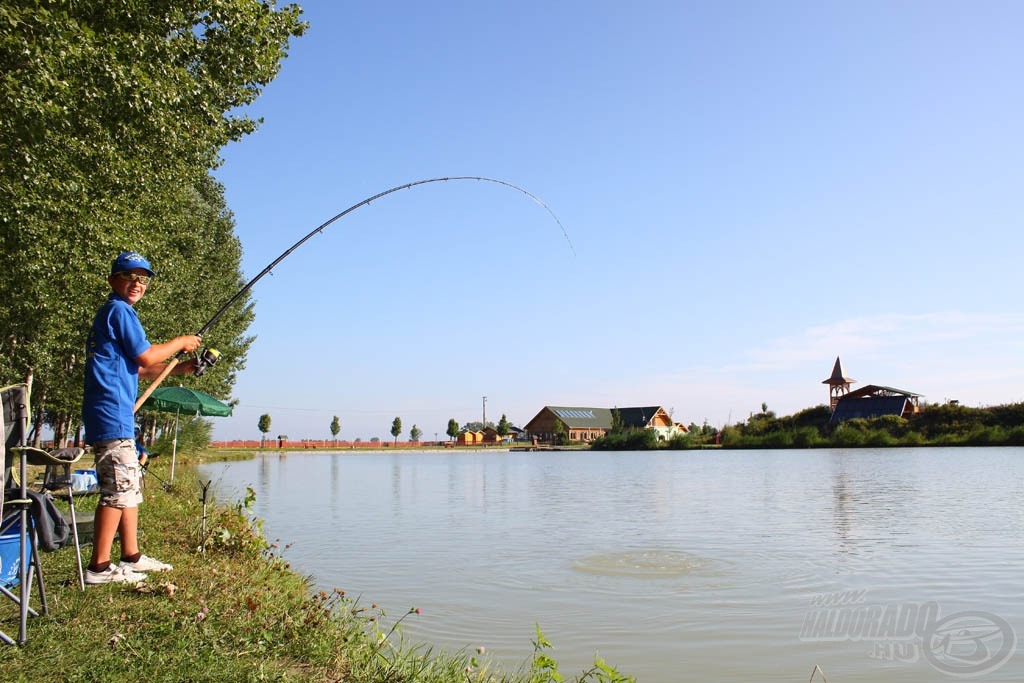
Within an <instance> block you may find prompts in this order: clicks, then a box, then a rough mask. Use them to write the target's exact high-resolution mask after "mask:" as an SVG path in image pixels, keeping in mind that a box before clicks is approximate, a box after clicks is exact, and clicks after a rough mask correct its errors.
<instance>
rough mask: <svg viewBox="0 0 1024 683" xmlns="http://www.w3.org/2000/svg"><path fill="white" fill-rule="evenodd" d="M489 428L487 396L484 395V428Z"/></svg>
mask: <svg viewBox="0 0 1024 683" xmlns="http://www.w3.org/2000/svg"><path fill="white" fill-rule="evenodd" d="M486 428H487V397H486V396H484V426H483V427H482V429H486Z"/></svg>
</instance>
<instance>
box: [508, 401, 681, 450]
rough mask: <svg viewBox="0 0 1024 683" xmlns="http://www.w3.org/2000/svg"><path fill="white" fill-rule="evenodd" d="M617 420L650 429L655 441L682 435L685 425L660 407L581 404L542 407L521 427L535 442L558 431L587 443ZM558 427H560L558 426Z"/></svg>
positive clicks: (553, 435) (637, 427) (623, 425)
mask: <svg viewBox="0 0 1024 683" xmlns="http://www.w3.org/2000/svg"><path fill="white" fill-rule="evenodd" d="M616 415H617V416H618V417H617V419H618V420H619V423H620V425H621V426H622V427H624V428H627V429H628V428H633V429H651V430H653V431H655V432H657V434H658V440H659V441H668V440H669V439H671V438H672V437H673V436H676V435H678V434H685V433H686V427H684V426H683V425H681V424H676V423H675V422H674V421H673V420H672V416H671V415H669V414H668V412H666V411H665V409H664V408H662V407H660V406H643V407H636V408H634V407H630V408H594V407H585V406H544V407H543V408H542V409H541V411H540V412H539V413H537V414H536V415H535V416H534V418H533V419H532V420H530V421H529V422H527V423H526V425H525V426H524V427H523V430H524V431H525V432H526V433H527V434H528V435H529V437H530V438H534V439H537V440H538V441H554V440H555V438H556V435H557V434H558V433H559V431H561V432H562V433H564V434H565V435H566V436H568V438H569V441H570V442H578V443H579V442H582V443H587V442H590V441H593V440H594V439H598V438H600V437H602V436H604V435H605V434H607V433H608V432H609V431H611V429H612V426H613V424H614V421H615V419H616ZM559 426H560V427H559Z"/></svg>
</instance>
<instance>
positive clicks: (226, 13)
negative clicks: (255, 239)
mask: <svg viewBox="0 0 1024 683" xmlns="http://www.w3.org/2000/svg"><path fill="white" fill-rule="evenodd" d="M300 12H301V11H300V9H299V8H298V7H297V6H294V5H289V6H287V7H283V8H280V9H276V8H275V7H274V5H273V3H265V2H260V1H259V0H185V1H184V2H183V1H180V0H173V1H172V0H149V1H147V2H138V1H137V0H75V1H72V0H49V1H46V0H7V1H6V2H4V3H3V4H2V5H0V26H2V27H3V29H2V31H0V111H3V116H0V159H2V160H3V164H2V165H0V246H2V248H3V250H4V253H5V254H8V255H9V259H8V263H7V267H5V268H3V269H0V294H2V295H3V301H4V306H2V307H0V330H2V332H0V335H2V336H0V381H3V382H4V383H9V382H15V381H31V382H32V384H33V403H34V405H35V406H36V407H37V408H38V409H39V410H40V413H39V415H40V416H43V415H45V416H46V419H47V420H48V421H49V422H50V423H51V425H53V426H54V428H55V432H58V433H59V432H60V431H63V430H71V429H72V427H73V426H74V423H75V422H76V420H77V415H78V414H79V413H80V404H81V376H82V368H83V364H84V359H83V350H84V347H85V338H86V335H87V333H88V328H89V324H90V322H91V320H92V317H93V315H94V314H95V311H96V309H97V308H98V306H99V305H100V303H102V301H103V299H104V298H105V296H106V294H107V292H108V287H107V284H106V275H107V273H108V272H109V267H110V262H111V261H112V260H113V258H114V257H115V256H116V255H117V253H118V252H120V251H123V250H126V249H135V250H138V251H141V252H143V253H144V254H146V256H147V257H148V258H149V259H150V260H151V262H152V263H153V264H154V266H155V268H156V269H157V271H158V273H159V277H158V278H157V279H156V280H154V283H153V285H151V287H150V289H149V291H148V292H147V294H146V297H145V298H144V299H143V300H142V302H140V304H139V306H138V310H139V315H140V318H141V320H142V321H143V325H144V326H145V327H146V330H147V334H148V336H149V337H150V338H151V339H152V340H154V341H163V340H165V339H167V338H169V337H172V336H176V335H180V334H185V333H190V332H195V331H196V330H198V329H199V328H200V327H201V325H202V324H203V323H204V322H206V320H208V319H209V318H210V317H211V316H212V314H213V312H214V311H215V310H216V309H217V308H218V307H219V305H220V304H221V303H223V301H224V300H226V299H227V298H228V296H229V295H230V294H232V293H234V292H235V291H237V290H238V289H240V287H241V284H242V282H243V279H242V274H241V270H240V262H241V245H240V244H239V242H238V240H237V238H236V237H235V236H234V234H233V229H234V223H233V219H232V217H231V214H230V212H229V211H228V210H227V207H226V205H225V200H224V196H223V188H221V187H220V185H219V184H218V183H216V182H215V181H214V180H213V179H212V178H211V177H210V176H209V172H210V170H211V169H213V168H215V167H216V166H217V165H218V164H219V162H220V160H219V154H220V150H221V149H222V148H223V147H224V146H225V145H226V144H227V143H229V142H231V141H236V140H240V139H241V138H242V137H243V136H244V135H246V134H247V133H250V132H252V131H253V130H255V128H256V126H257V124H258V121H256V120H253V119H250V118H249V117H247V116H246V115H245V114H244V113H242V112H243V111H244V107H245V105H247V104H250V103H252V102H253V101H254V100H255V99H256V98H257V97H258V96H259V94H260V92H261V91H262V88H263V86H265V85H266V84H267V83H269V82H270V81H271V80H272V79H273V78H274V76H275V75H276V74H277V71H278V68H279V65H280V63H281V61H282V59H283V58H284V57H285V56H286V49H287V46H288V42H289V40H290V38H292V37H294V36H299V35H301V34H302V32H303V31H304V29H305V25H304V24H303V23H302V22H301V21H300V18H299V17H300ZM251 320H252V309H251V303H250V301H249V299H248V298H246V299H244V300H242V301H241V302H240V304H239V305H238V306H237V307H235V308H234V309H233V310H232V311H229V312H228V313H226V314H225V315H224V317H223V318H221V320H220V322H219V323H218V325H217V327H216V328H215V330H213V331H212V333H211V334H210V335H208V342H209V343H211V344H213V345H215V346H216V347H217V348H218V350H220V351H221V352H222V354H223V355H222V362H221V363H219V364H218V365H217V366H215V367H214V368H213V369H212V370H211V371H210V372H208V373H207V374H206V375H205V376H204V377H203V378H202V380H198V381H197V384H198V385H199V386H200V387H201V388H202V389H203V390H204V391H208V392H209V393H211V394H214V395H216V396H219V397H225V396H226V395H227V394H228V393H229V392H230V390H231V387H232V386H233V384H234V379H235V374H236V373H237V372H238V371H239V370H241V369H242V368H243V367H244V359H245V354H246V351H247V349H248V346H249V344H250V343H251V341H252V340H251V338H249V337H246V336H245V330H246V329H247V328H248V325H249V324H250V322H251Z"/></svg>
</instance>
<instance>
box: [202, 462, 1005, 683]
mask: <svg viewBox="0 0 1024 683" xmlns="http://www.w3.org/2000/svg"><path fill="white" fill-rule="evenodd" d="M202 469H203V471H202V476H203V477H204V479H205V478H209V479H213V480H214V488H215V489H216V490H217V491H218V492H219V493H218V497H219V499H220V500H221V501H224V500H225V499H236V498H238V497H239V496H240V492H244V490H245V487H246V486H251V487H252V488H253V489H254V490H255V492H256V503H255V512H256V514H257V515H258V516H259V517H261V518H262V519H264V520H265V527H264V528H265V533H266V536H267V537H268V538H269V539H271V540H274V539H276V538H280V539H281V543H282V546H283V544H290V545H289V546H288V548H287V549H286V550H284V551H283V554H284V555H285V557H286V558H287V559H289V561H291V562H292V564H293V566H294V567H295V568H296V569H297V570H298V571H300V572H302V573H305V574H310V575H311V576H312V577H313V579H314V581H315V583H316V585H317V586H318V587H319V588H323V589H327V590H330V589H333V588H341V589H344V590H345V591H346V592H347V593H348V594H349V595H360V596H362V597H361V601H362V603H363V604H365V605H367V606H368V605H369V604H370V603H371V602H374V603H377V604H379V605H381V606H382V607H384V608H385V609H386V610H387V612H388V619H389V620H392V619H393V618H397V617H399V616H401V615H402V614H403V613H405V612H406V611H407V610H408V609H409V608H410V607H413V606H415V607H419V608H421V609H422V610H423V613H422V614H421V615H419V616H414V617H410V618H409V619H407V620H406V621H405V622H403V625H404V626H405V632H406V634H407V638H409V639H412V640H414V641H424V642H428V643H430V644H432V645H434V646H435V647H437V648H442V647H443V648H445V649H448V650H460V649H466V650H467V651H475V650H476V648H477V647H478V646H484V647H485V648H486V649H487V653H488V655H489V656H491V657H493V658H494V659H495V660H496V661H498V662H500V663H501V665H502V666H503V668H505V669H506V670H514V669H515V668H517V667H518V666H519V665H521V664H524V663H525V662H527V661H528V659H529V656H530V653H531V651H532V646H531V640H532V639H533V637H534V634H535V625H537V624H539V625H540V628H541V629H542V630H543V632H544V634H545V635H546V636H547V637H548V639H549V640H551V642H552V643H553V645H554V650H553V652H552V654H553V656H554V657H555V658H556V659H557V660H558V661H559V664H560V666H561V670H562V672H563V674H568V676H567V678H568V679H569V680H571V679H572V678H573V676H574V675H576V674H579V673H580V672H582V671H583V670H584V669H585V668H586V667H588V666H589V664H591V663H592V661H593V657H594V655H595V654H600V656H601V657H603V658H604V659H605V660H606V661H607V662H608V663H610V664H612V665H614V666H616V667H618V668H619V669H620V670H621V671H623V672H625V673H629V674H633V675H635V676H636V677H637V679H638V681H640V683H676V682H678V681H715V682H716V683H724V682H727V681H737V682H739V681H744V682H750V681H807V680H808V679H809V677H810V676H811V673H812V670H813V669H814V667H815V665H818V666H820V667H821V669H822V671H823V672H824V673H825V675H826V676H827V678H828V680H829V681H830V682H831V683H850V682H852V681H873V682H874V681H881V680H884V681H887V682H896V681H900V682H902V681H913V682H924V681H928V682H933V681H942V680H949V681H953V680H964V679H967V680H984V681H1022V680H1024V655H1022V654H1021V653H1020V652H1018V650H1020V649H1021V648H1020V646H1019V645H1018V643H1019V642H1020V641H1024V588H1022V581H1021V573H1022V567H1024V543H1022V540H1024V449H1020V448H984V449H981V448H956V449H936V448H932V449H886V450H848V451H843V450H813V451H801V450H782V451H677V452H667V453H666V452H661V453H649V452H643V453H631V452H627V453H603V452H555V453H507V452H493V451H491V452H487V451H481V452H468V453H467V452H461V451H460V452H451V451H445V452H433V453H429V452H425V453H413V452H388V451H383V452H373V453H367V452H362V451H360V452H358V453H350V452H342V453H315V454H313V453H309V454H306V453H288V454H287V455H284V454H281V455H278V454H273V455H262V456H257V457H256V458H255V459H253V460H250V461H243V462H233V463H227V464H222V463H218V464H211V465H206V466H204V467H203V468H202ZM1018 636H1020V640H1019V639H1018ZM815 680H816V681H820V680H822V678H821V676H820V675H819V676H816V677H815Z"/></svg>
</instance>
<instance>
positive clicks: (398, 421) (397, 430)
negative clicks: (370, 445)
mask: <svg viewBox="0 0 1024 683" xmlns="http://www.w3.org/2000/svg"><path fill="white" fill-rule="evenodd" d="M401 433H402V418H400V417H396V418H395V420H394V422H392V423H391V436H393V437H395V445H396V446H397V445H398V435H399V434H401Z"/></svg>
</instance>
